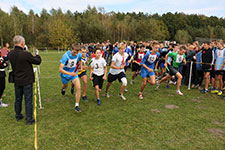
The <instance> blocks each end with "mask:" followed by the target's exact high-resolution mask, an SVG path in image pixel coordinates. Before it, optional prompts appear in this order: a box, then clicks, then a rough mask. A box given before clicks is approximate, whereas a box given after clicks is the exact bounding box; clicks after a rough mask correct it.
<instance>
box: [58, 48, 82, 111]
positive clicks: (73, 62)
mask: <svg viewBox="0 0 225 150" xmlns="http://www.w3.org/2000/svg"><path fill="white" fill-rule="evenodd" d="M79 50H80V46H79V45H75V44H73V45H72V50H71V51H67V52H66V53H65V54H64V55H63V57H62V59H61V60H60V66H59V72H61V73H60V75H61V80H62V83H63V86H62V95H65V90H66V88H67V87H68V82H69V81H70V80H71V81H72V83H73V85H75V88H76V96H75V99H76V103H75V111H76V112H81V110H80V108H79V102H80V80H79V78H78V73H77V68H78V66H79V64H80V65H81V68H82V62H81V58H82V54H81V53H79Z"/></svg>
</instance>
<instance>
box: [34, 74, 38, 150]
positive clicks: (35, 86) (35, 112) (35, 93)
mask: <svg viewBox="0 0 225 150" xmlns="http://www.w3.org/2000/svg"><path fill="white" fill-rule="evenodd" d="M34 120H35V123H34V136H35V137H34V149H35V150H37V149H38V148H37V70H36V72H35V82H34Z"/></svg>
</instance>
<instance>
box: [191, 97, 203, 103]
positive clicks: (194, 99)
mask: <svg viewBox="0 0 225 150" xmlns="http://www.w3.org/2000/svg"><path fill="white" fill-rule="evenodd" d="M191 101H192V102H195V103H200V102H201V101H200V100H199V99H198V98H193V99H192V100H191Z"/></svg>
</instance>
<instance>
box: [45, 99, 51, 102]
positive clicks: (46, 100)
mask: <svg viewBox="0 0 225 150" xmlns="http://www.w3.org/2000/svg"><path fill="white" fill-rule="evenodd" d="M44 101H45V102H51V101H52V99H51V98H46V99H44Z"/></svg>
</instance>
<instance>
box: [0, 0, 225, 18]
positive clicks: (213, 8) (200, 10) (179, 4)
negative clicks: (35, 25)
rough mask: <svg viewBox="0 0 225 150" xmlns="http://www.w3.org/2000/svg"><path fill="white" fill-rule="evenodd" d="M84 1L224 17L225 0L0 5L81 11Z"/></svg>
mask: <svg viewBox="0 0 225 150" xmlns="http://www.w3.org/2000/svg"><path fill="white" fill-rule="evenodd" d="M88 5H90V6H96V7H97V8H98V7H104V8H105V10H106V12H110V11H115V12H118V11H119V12H144V13H149V14H154V13H159V14H163V13H167V12H184V13H186V14H204V15H207V16H217V17H225V0H0V8H1V9H2V10H4V11H6V12H10V9H11V7H12V6H17V7H18V8H19V9H21V10H23V11H24V12H25V13H28V12H29V10H30V9H32V10H34V12H36V13H40V12H41V10H42V8H45V9H47V10H51V9H52V8H55V9H58V8H59V7H60V8H61V9H62V10H63V11H64V12H66V11H67V10H70V11H72V12H74V11H79V12H82V11H84V10H85V9H86V8H87V6H88Z"/></svg>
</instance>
